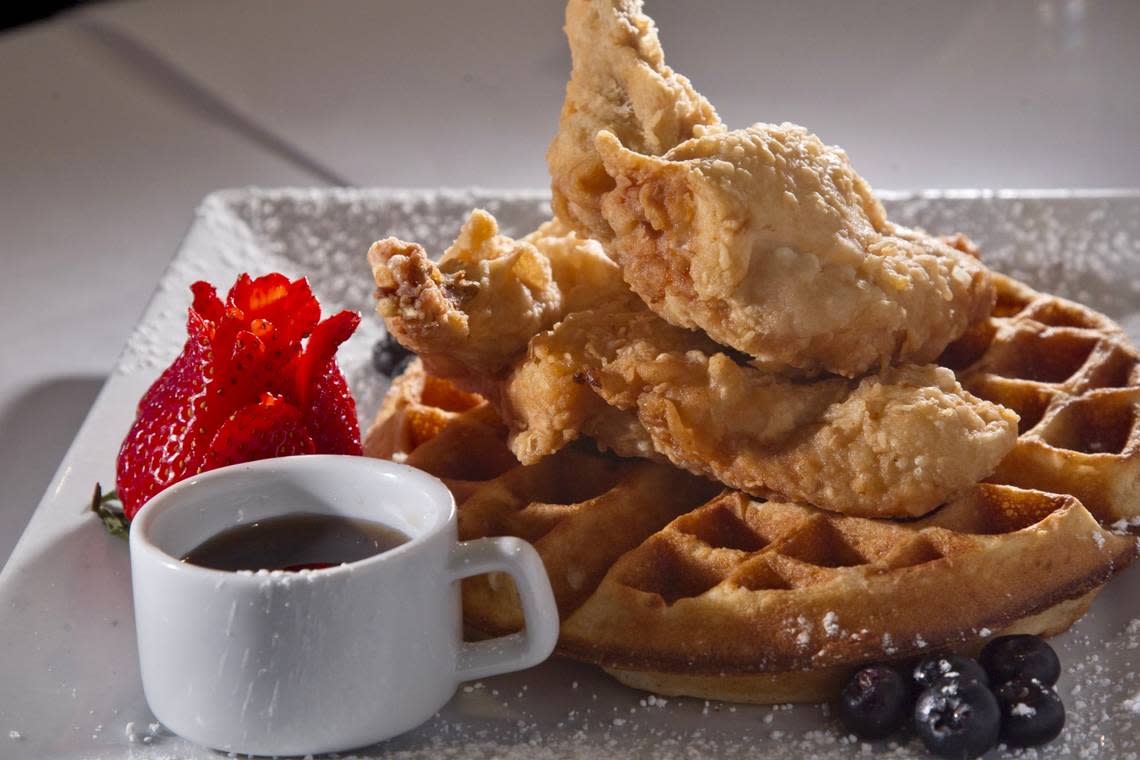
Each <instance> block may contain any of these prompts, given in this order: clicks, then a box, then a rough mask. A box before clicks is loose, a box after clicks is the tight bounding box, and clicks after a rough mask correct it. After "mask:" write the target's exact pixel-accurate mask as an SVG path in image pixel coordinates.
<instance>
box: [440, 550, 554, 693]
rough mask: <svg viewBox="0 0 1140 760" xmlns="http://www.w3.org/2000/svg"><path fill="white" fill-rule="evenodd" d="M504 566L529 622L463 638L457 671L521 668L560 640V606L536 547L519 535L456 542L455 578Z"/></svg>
mask: <svg viewBox="0 0 1140 760" xmlns="http://www.w3.org/2000/svg"><path fill="white" fill-rule="evenodd" d="M496 571H502V572H506V573H508V574H509V575H510V576H511V579H512V580H514V582H515V587H516V588H517V589H518V592H519V600H520V601H521V602H522V609H523V619H524V621H525V624H526V628H525V629H524V630H522V631H520V632H519V633H512V634H510V635H509V636H500V637H499V638H496V639H488V640H487V641H478V642H465V643H464V644H463V645H462V646H461V648H460V650H459V665H458V668H457V671H456V676H457V678H458V679H459V680H460V681H472V680H475V679H477V678H486V677H487V676H494V675H498V674H500V673H510V672H512V671H515V670H523V669H524V668H529V667H531V666H532V665H537V664H538V663H540V662H542V661H543V660H545V659H546V658H547V657H549V656H550V653H551V652H553V651H554V645H555V644H556V643H557V642H558V607H557V605H556V604H555V603H554V592H553V591H551V589H550V579H549V578H548V577H547V576H546V568H545V566H543V564H542V559H541V558H540V557H539V556H538V552H537V551H535V548H534V547H533V546H531V545H530V544H529V543H527V542H526V541H523V540H522V539H521V538H514V537H511V536H502V537H496V538H478V539H475V540H474V541H464V542H461V543H459V544H456V546H455V548H454V549H453V550H452V552H451V561H450V572H451V574H452V577H453V578H454V579H455V580H460V579H461V578H467V577H469V576H472V575H481V574H483V573H490V572H496Z"/></svg>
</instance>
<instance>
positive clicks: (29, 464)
mask: <svg viewBox="0 0 1140 760" xmlns="http://www.w3.org/2000/svg"><path fill="white" fill-rule="evenodd" d="M105 380H106V378H105V377H97V376H77V377H61V378H55V379H52V380H48V381H46V382H42V383H39V384H38V385H33V386H31V387H29V388H26V389H24V391H23V392H22V393H20V394H19V395H17V396H16V397H15V398H14V399H12V400H11V401H10V402H9V403H8V404H6V405H5V406H4V407H2V408H0V452H3V456H0V483H3V484H4V495H3V500H2V501H0V567H3V566H4V563H6V562H7V561H8V556H9V555H10V554H11V553H12V548H13V547H14V546H15V545H16V541H17V540H18V539H19V538H20V534H21V533H23V532H24V526H26V525H27V524H28V519H29V518H30V517H31V516H32V512H33V511H35V508H36V505H37V504H39V502H40V498H41V497H42V496H43V494H44V491H45V490H46V489H47V487H48V484H50V483H51V478H52V475H54V474H55V471H56V469H57V468H58V467H59V463H60V461H61V460H62V459H63V455H64V454H66V453H67V448H68V446H70V445H71V441H72V439H74V438H75V433H76V431H77V430H79V426H80V424H81V423H82V422H83V418H84V417H86V416H87V412H88V411H89V410H90V409H91V405H92V404H93V403H94V402H95V397H96V396H97V395H98V394H99V389H100V388H102V387H103V382H104V381H105Z"/></svg>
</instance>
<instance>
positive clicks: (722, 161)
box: [596, 124, 995, 377]
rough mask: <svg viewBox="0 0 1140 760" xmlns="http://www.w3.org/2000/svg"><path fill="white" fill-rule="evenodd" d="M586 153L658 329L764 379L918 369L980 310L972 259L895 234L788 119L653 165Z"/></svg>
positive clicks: (616, 144)
mask: <svg viewBox="0 0 1140 760" xmlns="http://www.w3.org/2000/svg"><path fill="white" fill-rule="evenodd" d="M596 145H597V149H598V152H599V154H600V155H601V158H602V161H603V163H604V165H605V168H606V171H607V172H609V174H610V175H611V176H612V177H613V178H614V180H615V181H616V183H617V184H616V187H615V189H614V190H613V191H611V192H609V193H607V194H606V195H605V196H604V200H603V202H602V210H603V213H604V215H605V218H606V220H607V221H608V223H609V224H610V225H611V227H612V228H613V230H614V233H615V237H614V238H613V240H612V242H611V243H609V245H610V247H611V248H612V250H611V251H610V252H611V254H612V253H613V252H614V251H616V252H617V258H618V261H619V262H620V264H621V266H622V271H623V274H624V276H625V279H626V281H627V282H629V284H630V285H631V286H632V287H633V289H634V291H636V292H637V293H638V294H639V295H640V296H641V297H642V298H643V299H644V300H645V302H646V303H647V304H648V305H649V307H650V308H651V309H653V310H654V311H655V312H657V313H658V314H660V315H661V316H662V317H664V318H665V319H666V320H667V321H669V322H671V323H673V324H676V325H679V326H683V327H694V328H696V327H699V328H700V329H703V330H704V331H706V332H707V333H708V334H709V336H710V337H712V338H713V339H714V340H716V341H718V342H720V343H722V344H724V345H727V346H731V347H733V348H735V349H737V350H739V351H742V352H744V353H746V354H748V355H750V356H752V357H754V358H755V359H756V366H759V367H764V368H766V369H771V370H788V369H794V370H802V371H806V372H812V373H814V372H818V371H820V370H825V371H828V372H833V373H836V374H840V375H844V376H847V377H855V376H858V375H860V374H862V373H864V372H866V371H867V370H869V369H873V368H875V367H885V366H888V365H890V364H893V363H898V362H909V363H926V362H931V361H933V360H934V359H936V358H937V357H938V356H939V355H940V354H941V353H942V350H943V349H944V348H945V347H946V346H947V345H948V344H949V343H950V342H951V341H953V340H954V339H955V338H957V337H958V336H960V335H961V334H962V333H963V332H964V331H965V329H966V327H967V326H969V325H970V324H971V323H973V322H975V321H978V320H980V319H983V318H984V317H985V316H986V315H988V314H989V312H990V309H991V308H992V306H993V302H994V297H995V296H994V287H993V284H992V282H991V281H990V277H989V273H988V271H987V270H986V269H985V267H983V266H982V264H981V263H980V262H979V261H978V260H977V259H975V258H973V257H971V256H969V255H967V254H965V253H963V252H961V251H959V250H957V249H955V248H952V247H951V246H949V245H947V244H946V243H945V242H943V241H941V240H939V239H937V238H934V237H932V236H929V235H927V234H925V233H923V232H921V231H917V230H910V229H906V228H903V227H899V226H896V225H894V224H892V223H891V222H889V221H887V218H886V213H885V211H884V210H883V207H882V205H881V204H880V203H879V201H878V199H876V198H875V196H874V195H873V194H872V193H871V189H870V187H869V186H868V185H867V183H866V182H864V181H863V179H862V178H861V177H860V176H859V175H858V174H856V172H855V170H854V169H853V168H852V167H851V164H850V162H849V161H848V159H847V155H846V154H845V153H844V152H843V151H842V150H840V149H838V148H835V147H831V146H827V145H824V144H823V143H822V142H820V140H819V138H817V137H816V136H815V135H812V134H810V133H808V132H807V131H806V130H804V129H803V128H801V127H797V126H795V125H792V124H781V125H768V124H756V125H754V126H752V127H749V128H748V129H743V130H735V131H731V132H722V133H718V134H710V135H706V136H703V137H697V138H694V139H692V140H689V141H687V142H685V143H682V144H680V145H678V146H677V147H675V148H673V149H672V150H670V151H669V152H668V153H666V154H665V155H664V156H662V157H657V156H653V155H647V154H643V153H639V152H636V151H634V150H630V149H628V148H626V147H624V146H623V145H622V143H621V141H620V140H619V138H618V137H617V136H615V135H614V134H612V133H610V132H602V133H600V134H599V135H598V137H597V140H596Z"/></svg>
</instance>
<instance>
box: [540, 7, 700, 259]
mask: <svg viewBox="0 0 1140 760" xmlns="http://www.w3.org/2000/svg"><path fill="white" fill-rule="evenodd" d="M566 36H567V37H568V38H569V40H570V55H571V57H572V59H573V70H572V72H571V74H570V83H569V84H568V85H567V87H566V100H565V102H564V104H563V106H562V115H561V118H560V120H559V127H558V133H557V134H556V135H555V137H554V141H553V142H552V143H551V145H550V150H549V152H548V153H547V162H548V163H549V165H550V176H551V180H552V183H551V189H552V191H553V195H554V197H553V207H554V213H555V215H556V216H557V217H559V218H561V219H563V220H565V221H566V222H568V223H569V224H571V225H572V226H573V227H574V228H575V229H577V230H578V231H579V232H580V233H582V234H583V235H586V236H589V237H594V238H601V239H605V238H606V237H608V235H609V226H608V225H607V224H606V222H605V220H604V219H603V218H602V216H601V213H600V211H599V207H598V206H599V202H600V199H601V194H602V193H604V192H605V191H606V190H609V189H610V188H612V187H613V180H611V179H610V177H609V175H608V174H606V172H605V170H604V169H603V168H602V164H601V161H600V160H599V159H598V156H597V153H596V152H595V150H594V136H595V135H596V134H597V133H598V131H599V130H602V129H608V130H610V131H612V132H614V133H616V134H617V135H618V136H619V137H620V138H621V140H622V142H623V143H624V144H625V145H628V146H629V147H631V148H634V149H636V150H638V151H641V152H643V153H650V154H654V155H660V154H662V153H664V152H665V151H667V150H669V149H670V148H672V147H673V146H674V145H677V144H678V143H680V142H682V141H684V140H687V139H689V138H690V137H692V136H693V135H694V134H697V130H698V128H699V127H701V126H717V125H719V124H720V120H719V119H718V118H717V115H716V111H714V110H713V107H712V106H711V105H709V102H708V101H707V100H705V99H704V98H703V97H702V96H701V95H700V94H699V93H698V92H697V91H696V90H694V89H693V87H692V85H691V84H689V80H687V79H686V78H685V77H683V76H681V75H680V74H677V73H675V72H674V71H673V70H672V69H670V68H669V67H668V66H666V65H665V57H664V55H663V54H662V52H661V43H660V42H658V40H657V29H656V28H655V27H654V25H653V20H652V19H650V18H649V17H648V16H646V15H645V14H644V13H642V11H641V1H640V0H570V2H569V3H568V4H567V6H566Z"/></svg>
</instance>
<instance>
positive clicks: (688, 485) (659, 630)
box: [366, 278, 1140, 703]
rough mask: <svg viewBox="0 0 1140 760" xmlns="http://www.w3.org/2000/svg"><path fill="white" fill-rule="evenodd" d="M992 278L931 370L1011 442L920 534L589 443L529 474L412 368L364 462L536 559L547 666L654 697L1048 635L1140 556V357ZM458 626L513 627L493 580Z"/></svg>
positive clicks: (723, 692)
mask: <svg viewBox="0 0 1140 760" xmlns="http://www.w3.org/2000/svg"><path fill="white" fill-rule="evenodd" d="M1000 282H1001V288H1000V298H999V300H998V304H997V307H996V309H995V311H994V315H993V316H992V317H991V318H990V319H989V320H988V321H986V322H984V323H981V324H979V325H977V326H976V328H975V329H973V330H971V331H970V332H969V333H968V334H967V335H965V336H963V338H962V339H961V340H959V341H958V342H957V343H955V344H953V345H952V346H951V347H950V348H949V349H948V350H947V351H946V354H945V356H944V357H943V363H944V364H945V365H946V366H950V367H952V368H955V369H956V370H957V372H958V375H959V377H961V378H962V379H963V382H964V383H966V384H967V386H968V387H969V388H970V389H971V390H972V391H973V392H974V393H977V394H979V395H981V396H983V397H986V398H990V399H992V400H994V401H998V402H1001V403H1003V404H1008V405H1010V406H1012V407H1013V408H1014V409H1016V410H1018V411H1019V413H1020V414H1021V420H1022V421H1021V430H1020V435H1019V436H1018V440H1017V443H1016V445H1015V446H1014V449H1013V451H1012V452H1011V453H1010V454H1009V455H1008V456H1007V457H1006V459H1005V460H1003V462H1002V464H1001V465H1000V466H999V468H998V471H997V472H996V473H995V474H994V475H993V476H992V477H991V478H990V479H989V481H990V482H988V483H984V484H979V485H977V486H975V487H974V488H972V489H970V490H969V491H968V492H966V493H965V494H963V495H962V496H959V497H957V498H956V499H954V500H952V501H951V502H949V503H948V504H946V505H945V506H943V507H942V508H940V509H938V510H936V511H934V512H933V513H932V514H931V515H929V516H927V517H924V518H921V519H919V520H907V521H896V520H874V519H866V518H860V517H846V516H842V515H838V514H834V513H830V512H825V511H823V510H819V509H816V508H813V507H808V506H802V505H797V504H789V503H785V502H781V501H775V500H769V501H760V500H756V499H752V498H750V497H748V496H746V495H745V494H742V493H740V492H738V491H731V490H724V489H721V488H719V487H718V486H716V485H714V484H711V483H709V482H708V481H706V480H704V479H701V478H697V477H695V476H692V475H689V474H688V473H686V472H684V471H681V470H679V469H677V468H675V467H672V466H671V465H668V464H662V463H658V462H651V461H643V460H629V459H620V458H617V457H613V456H610V455H606V454H602V453H598V452H597V451H595V450H593V447H592V446H586V445H576V446H572V447H569V448H566V449H563V450H562V451H560V452H558V453H557V454H554V455H552V456H549V457H546V458H544V459H542V460H541V461H539V462H538V463H537V464H533V465H525V466H524V465H521V464H519V463H518V462H517V460H515V459H514V457H513V456H512V455H511V452H510V450H509V449H508V448H507V445H506V438H507V429H506V427H505V426H504V425H503V424H502V423H501V422H500V421H499V419H498V418H497V416H496V414H495V412H494V410H493V409H492V408H491V406H490V405H489V404H488V403H487V402H486V401H484V400H482V399H480V398H479V397H477V396H474V395H472V394H469V393H465V392H463V391H461V390H459V389H458V388H456V387H454V386H453V385H451V384H450V383H448V382H447V381H444V380H440V379H438V378H434V377H431V376H430V375H427V374H425V372H424V370H423V367H422V365H421V364H420V363H419V362H418V361H416V362H413V363H412V364H411V365H410V366H409V367H408V369H407V370H406V371H405V372H404V374H403V375H401V376H400V377H399V378H397V379H396V380H395V382H394V383H393V384H392V388H391V390H390V391H389V394H388V397H387V399H386V401H385V404H384V408H383V410H382V411H381V413H380V415H379V417H378V418H377V420H376V423H375V425H374V426H373V428H372V430H371V431H370V433H369V436H368V440H367V445H366V451H367V453H368V454H370V455H372V456H379V457H386V458H394V459H398V460H401V461H405V462H407V463H408V464H410V465H412V466H415V467H418V468H421V469H423V470H426V471H427V472H430V473H432V474H434V475H437V476H438V477H440V478H442V479H443V480H444V481H445V482H446V483H447V484H448V485H449V487H450V488H451V489H452V490H453V492H454V493H455V494H456V499H457V501H458V503H459V526H460V534H461V537H462V538H464V539H472V538H478V537H482V536H498V535H513V536H519V537H522V538H525V539H526V540H528V541H530V542H532V543H533V544H534V545H535V546H536V547H537V549H538V551H539V554H540V555H541V556H542V558H543V561H544V562H545V564H546V568H547V571H548V573H549V575H550V578H551V584H552V586H553V588H554V591H555V597H556V599H557V601H558V607H559V612H560V614H561V616H562V635H561V639H560V641H559V647H558V651H559V653H561V654H563V655H564V656H567V657H572V658H574V659H578V660H582V661H585V662H590V663H595V664H597V665H600V666H602V667H603V668H605V669H606V670H607V671H608V672H610V673H611V674H613V675H614V676H615V677H617V678H618V679H619V680H621V681H622V682H624V683H627V684H629V685H631V686H635V687H638V688H643V689H647V690H651V691H654V692H656V693H658V694H676V695H690V696H698V697H704V698H710V699H724V700H731V701H739V702H759V703H784V702H813V701H822V700H827V699H830V698H832V697H834V695H835V693H836V690H837V689H838V686H839V684H840V683H841V681H842V680H843V679H844V678H845V677H846V675H847V674H848V673H849V672H850V671H851V670H852V669H853V668H855V667H857V666H858V665H860V664H862V663H865V662H869V661H877V660H884V659H886V660H890V659H901V658H906V657H909V656H913V655H917V654H921V653H923V652H929V651H935V650H947V649H951V650H956V651H970V650H972V649H974V648H976V647H978V646H980V645H981V643H983V642H984V640H985V638H986V637H989V636H995V635H998V634H1000V633H1006V632H1020V633H1037V634H1041V635H1046V636H1049V635H1054V634H1056V633H1059V632H1061V631H1064V630H1065V629H1066V628H1068V627H1069V626H1070V625H1071V624H1072V623H1073V622H1074V621H1075V620H1077V619H1078V618H1079V617H1080V616H1081V615H1083V614H1084V613H1085V611H1087V610H1088V608H1089V605H1090V604H1091V603H1092V600H1093V598H1094V597H1095V596H1096V594H1097V593H1098V592H1099V590H1100V589H1101V587H1102V586H1103V584H1104V583H1105V582H1106V581H1107V580H1109V578H1111V577H1112V575H1113V574H1114V573H1116V572H1118V571H1119V570H1121V569H1123V568H1124V567H1125V566H1127V564H1128V563H1129V562H1130V561H1131V559H1132V558H1133V556H1134V555H1135V553H1136V549H1137V542H1136V539H1135V538H1134V537H1132V536H1130V535H1126V534H1124V533H1123V532H1121V531H1120V529H1121V528H1122V527H1125V526H1127V525H1128V524H1129V523H1132V524H1135V523H1136V522H1137V520H1136V518H1137V516H1140V491H1138V490H1137V487H1136V483H1137V474H1136V473H1137V472H1138V471H1140V422H1138V420H1140V369H1138V368H1140V355H1138V354H1137V352H1136V351H1135V349H1133V348H1132V347H1131V346H1130V345H1128V343H1127V341H1126V340H1125V339H1124V338H1123V337H1122V335H1123V333H1122V332H1121V330H1120V329H1119V328H1118V327H1117V326H1116V325H1115V324H1113V323H1112V321H1111V320H1109V319H1108V318H1106V317H1104V316H1103V315H1100V314H1097V313H1096V312H1094V311H1092V310H1090V309H1087V308H1086V307H1083V306H1080V305H1079V304H1075V303H1072V302H1070V301H1066V300H1063V299H1060V298H1055V297H1052V296H1047V295H1043V294H1040V293H1037V292H1035V291H1033V290H1032V289H1030V288H1028V287H1027V286H1025V285H1023V284H1021V283H1018V282H1015V281H1013V280H1010V279H1008V278H1001V281H1000ZM1029 346H1033V347H1035V349H1034V350H1029V348H1028V347H1029ZM1074 346H1075V347H1076V350H1074ZM1090 505H1091V507H1090ZM1090 508H1091V509H1092V510H1093V512H1092V513H1090ZM1113 525H1115V526H1116V527H1117V531H1113V530H1112V529H1111V527H1112V526H1113ZM463 609H464V616H465V619H466V621H467V623H468V624H469V626H470V627H471V628H472V629H473V630H475V631H477V632H479V633H482V634H485V635H499V634H503V633H507V632H511V631H515V630H518V629H519V628H520V627H521V626H522V613H521V610H520V608H519V605H518V601H517V597H516V596H515V592H514V588H513V586H512V584H511V581H510V579H509V578H506V577H505V576H500V575H489V576H480V577H476V578H471V579H468V580H466V581H465V582H464V586H463Z"/></svg>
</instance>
